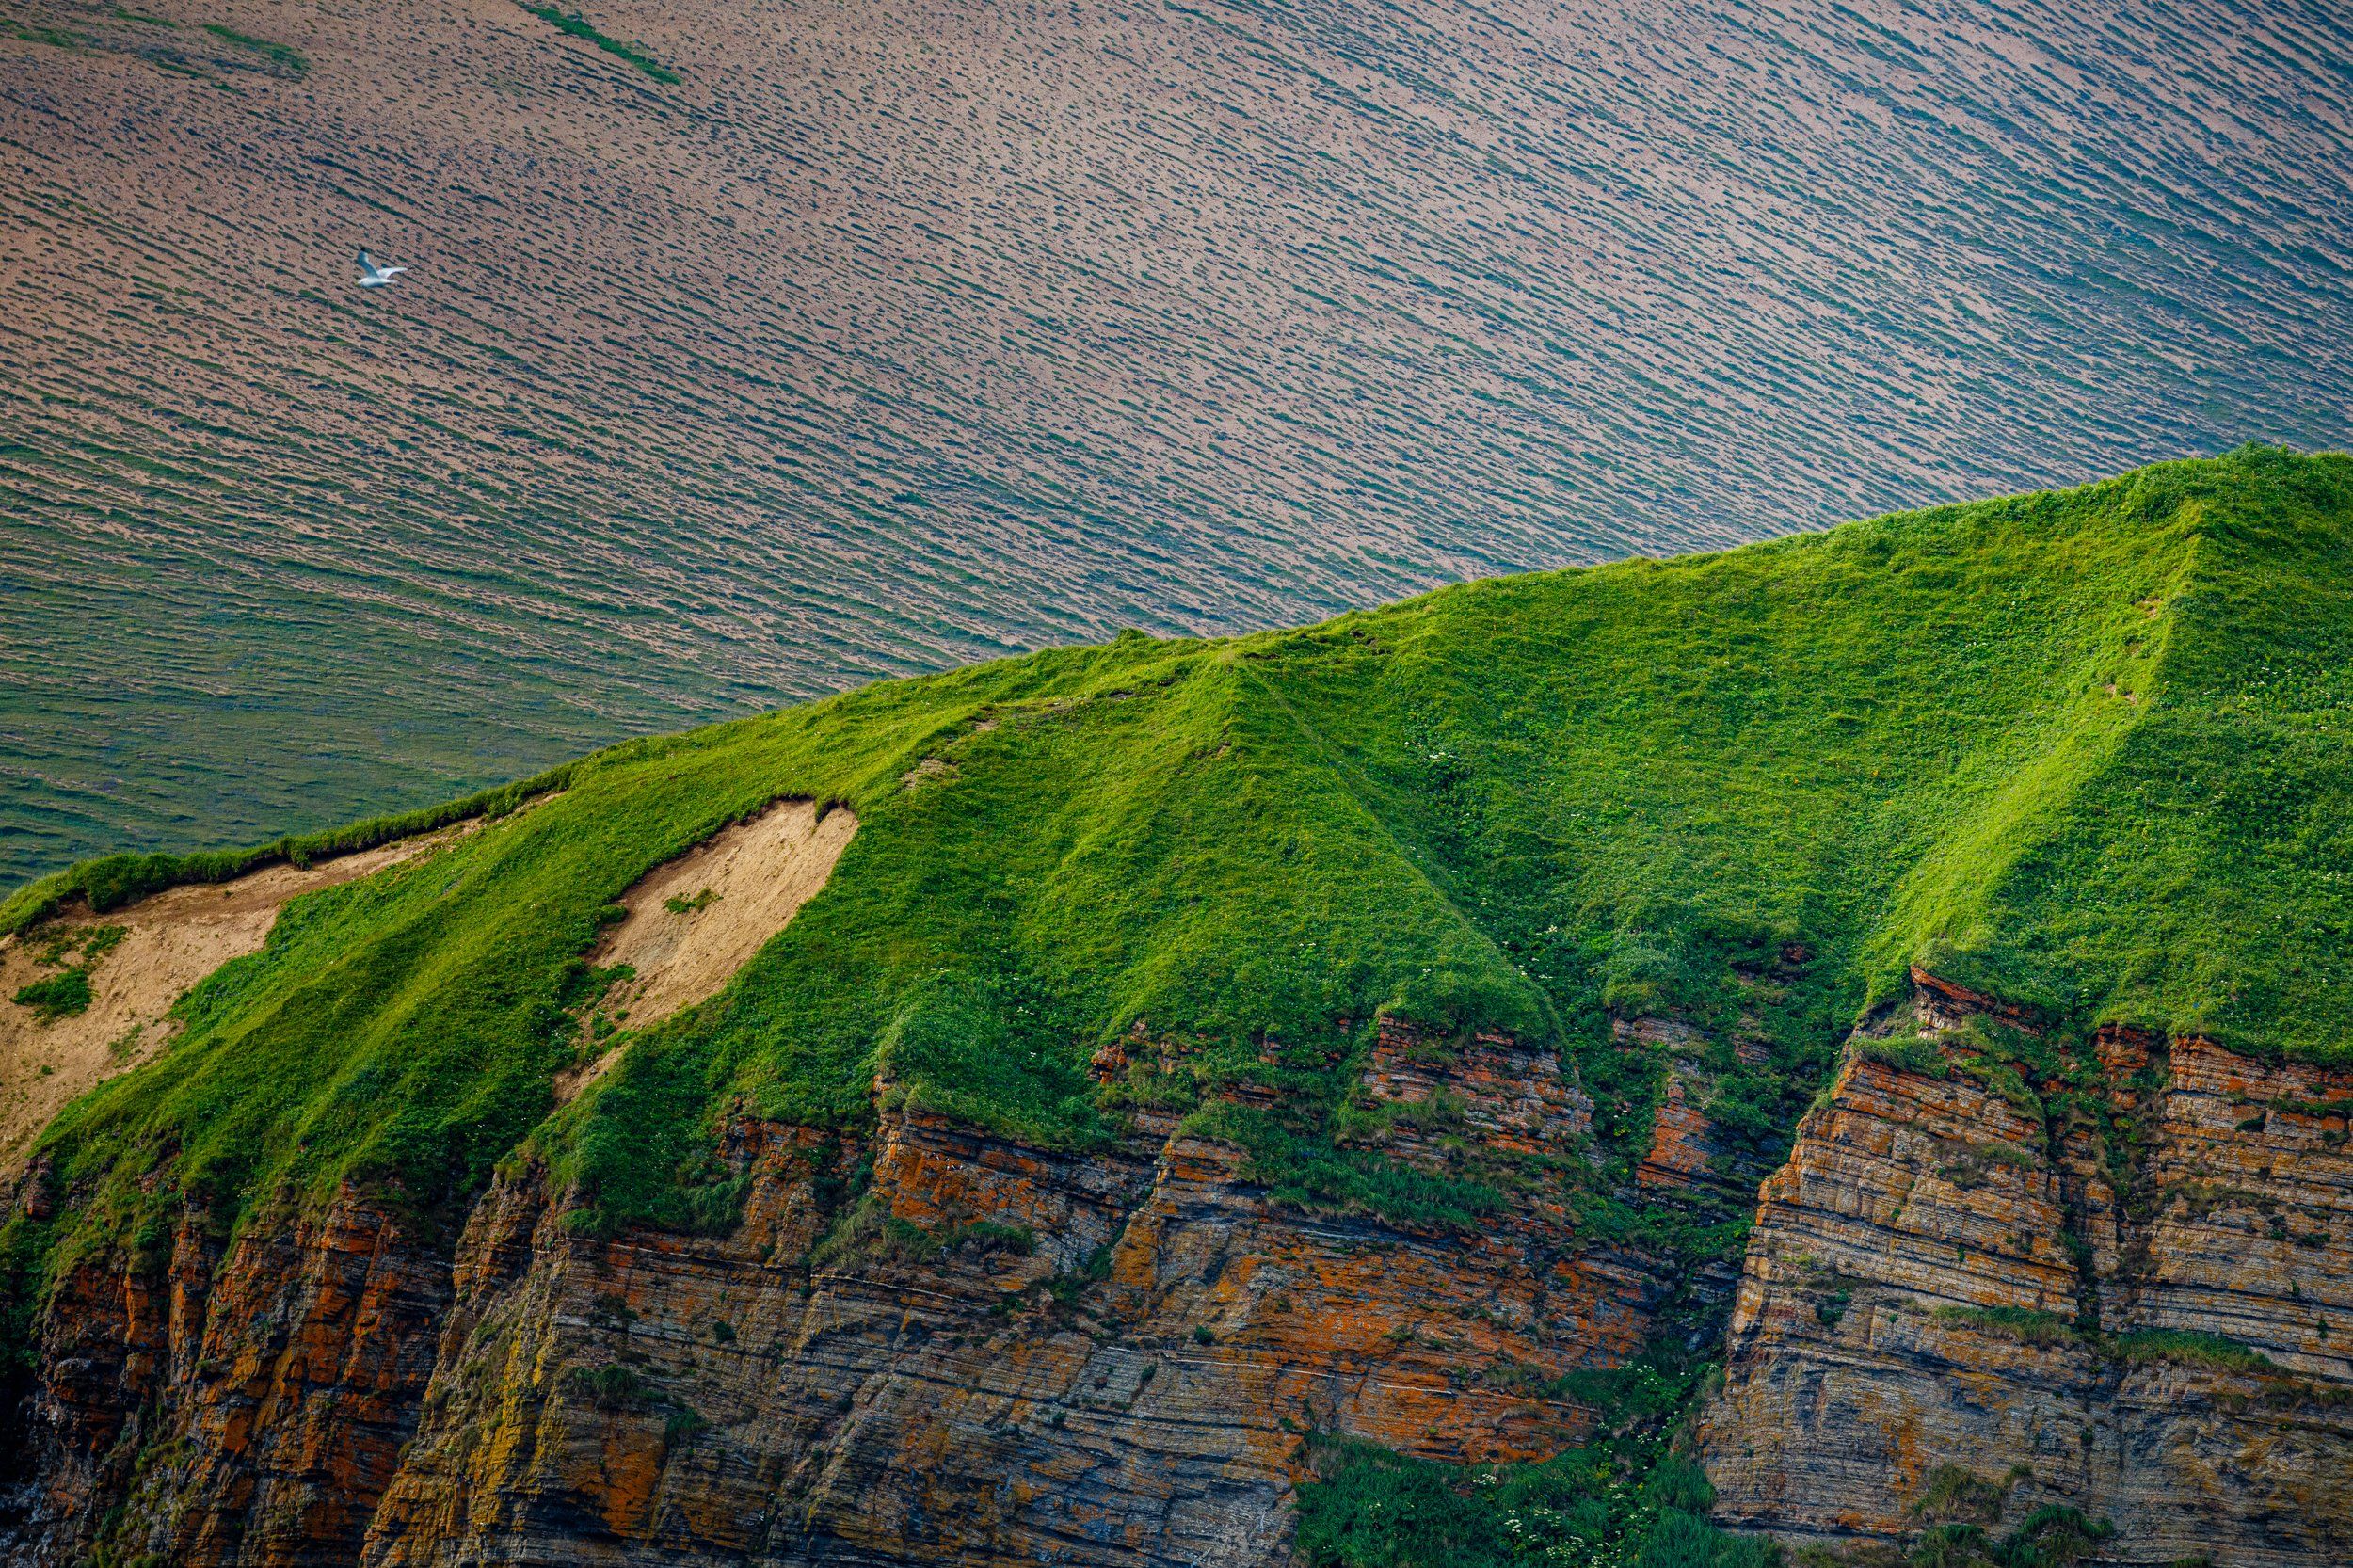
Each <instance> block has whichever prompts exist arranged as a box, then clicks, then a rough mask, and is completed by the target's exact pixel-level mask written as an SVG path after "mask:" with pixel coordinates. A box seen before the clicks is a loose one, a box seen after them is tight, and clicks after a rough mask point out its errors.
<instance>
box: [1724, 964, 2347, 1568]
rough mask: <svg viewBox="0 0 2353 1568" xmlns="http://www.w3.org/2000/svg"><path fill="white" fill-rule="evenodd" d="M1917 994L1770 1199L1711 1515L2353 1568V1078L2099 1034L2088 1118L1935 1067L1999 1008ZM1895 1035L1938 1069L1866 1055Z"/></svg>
mask: <svg viewBox="0 0 2353 1568" xmlns="http://www.w3.org/2000/svg"><path fill="white" fill-rule="evenodd" d="M1918 978H1920V979H1921V980H1922V981H1923V984H1921V985H1920V986H1919V987H1918V991H1917V994H1916V996H1915V999H1914V1002H1913V1006H1912V1007H1911V1008H1910V1009H1907V1010H1906V1011H1905V1012H1904V1013H1902V1014H1900V1015H1898V1016H1896V1017H1894V1018H1891V1019H1888V1020H1886V1021H1884V1022H1882V1023H1881V1024H1880V1025H1878V1026H1877V1027H1875V1028H1873V1029H1870V1030H1866V1031H1865V1032H1862V1037H1861V1038H1859V1039H1858V1041H1857V1042H1856V1046H1855V1048H1852V1049H1850V1051H1849V1057H1848V1060H1847V1062H1846V1064H1845V1066H1844V1068H1843V1070H1842V1071H1841V1072H1840V1074H1839V1076H1838V1079H1837V1080H1836V1082H1835V1084H1834V1085H1833V1090H1832V1092H1831V1094H1830V1095H1829V1096H1827V1098H1826V1100H1825V1101H1824V1102H1823V1103H1822V1104H1820V1105H1819V1106H1818V1107H1817V1109H1816V1110H1815V1111H1814V1112H1811V1113H1810V1114H1809V1115H1808V1116H1807V1117H1806V1118H1805V1120H1804V1122H1803V1123H1802V1124H1801V1128H1800V1130H1799V1137H1798V1143H1797V1147H1796V1149H1795V1151H1794V1153H1793V1155H1792V1157H1791V1159H1790V1160H1789V1162H1788V1163H1787V1165H1786V1166H1785V1167H1784V1168H1783V1169H1782V1170H1781V1171H1780V1172H1778V1173H1777V1174H1776V1175H1774V1176H1772V1177H1771V1178H1770V1179H1769V1181H1767V1183H1766V1184H1765V1187H1764V1190H1763V1192H1762V1194H1761V1197H1760V1202H1759V1206H1758V1210H1757V1216H1756V1224H1755V1228H1754V1231H1753V1235H1752V1239H1751V1244H1750V1248H1749V1254H1748V1259H1747V1263H1746V1268H1745V1271H1744V1273H1743V1277H1742V1280H1741V1283H1740V1288H1739V1293H1738V1297H1737V1302H1736V1305H1735V1309H1734V1313H1733V1319H1732V1323H1731V1329H1730V1340H1729V1345H1728V1355H1729V1365H1728V1368H1727V1375H1726V1384H1725V1389H1724V1393H1723V1397H1722V1399H1721V1401H1719V1402H1718V1403H1717V1405H1716V1406H1715V1407H1714V1408H1713V1409H1712V1410H1711V1411H1710V1412H1709V1413H1708V1416H1707V1418H1706V1425H1705V1431H1704V1433H1703V1443H1704V1448H1705V1456H1706V1460H1707V1467H1708V1471H1709V1474H1710V1476H1711V1478H1712V1479H1713V1480H1714V1481H1715V1483H1716V1485H1717V1487H1718V1489H1719V1494H1720V1496H1719V1502H1718V1511H1719V1516H1720V1519H1721V1521H1723V1522H1726V1523H1729V1524H1734V1525H1739V1526H1746V1527H1748V1528H1756V1529H1761V1530H1769V1531H1770V1532H1771V1533H1773V1534H1775V1535H1777V1536H1779V1537H1781V1538H1782V1539H1784V1540H1785V1541H1789V1542H1794V1543H1811V1544H1820V1545H1824V1546H1830V1547H1833V1548H1836V1547H1841V1546H1847V1545H1855V1544H1871V1543H1879V1544H1884V1543H1891V1542H1897V1541H1900V1540H1902V1539H1903V1538H1905V1537H1907V1536H1909V1535H1912V1534H1913V1533H1914V1532H1917V1531H1918V1530H1920V1529H1921V1528H1923V1527H1924V1526H1926V1525H1928V1524H1929V1523H1931V1522H1934V1521H1935V1520H1936V1519H1937V1518H1939V1517H1940V1509H1942V1510H1943V1516H1945V1517H1953V1518H1961V1517H1972V1518H1981V1519H1984V1520H1985V1521H1986V1522H1988V1523H1990V1524H2001V1523H2008V1524H2010V1525H2015V1524H2016V1523H2018V1522H2019V1521H2020V1520H2021V1519H2023V1518H2024V1517H2025V1514H2026V1513H2027V1512H2030V1511H2031V1510H2032V1509H2033V1508H2035V1507H2037V1506H2040V1505H2042V1504H2046V1503H2049V1504H2064V1505H2071V1506H2074V1507H2078V1508H2081V1509H2082V1510H2083V1511H2084V1512H2087V1513H2089V1514H2095V1515H2102V1516H2105V1517H2106V1518H2108V1519H2110V1520H2111V1521H2112V1522H2113V1523H2114V1524H2115V1525H2116V1527H2117V1530H2118V1534H2117V1538H2116V1540H2115V1541H2114V1543H2112V1544H2111V1546H2110V1547H2109V1548H2108V1549H2107V1555H2106V1556H2104V1558H2103V1560H2104V1561H2115V1562H2128V1563H2150V1564H2160V1563H2172V1562H2175V1561H2177V1560H2189V1559H2200V1558H2201V1557H2203V1558H2210V1559H2211V1560H2212V1561H2213V1562H2215V1563H2216V1564H2219V1565H2229V1568H2275V1565H2276V1568H2288V1565H2291V1564H2293V1565H2297V1568H2317V1565H2320V1564H2328V1563H2343V1562H2347V1561H2353V1157H2348V1154H2347V1150H2346V1114H2347V1112H2353V1074H2347V1073H2345V1072H2332V1071H2328V1070H2324V1069H2320V1068H2313V1067H2301V1066H2286V1065H2269V1064H2261V1063H2257V1062H2253V1061H2249V1060H2248V1059H2246V1058H2243V1057H2238V1056H2233V1055H2232V1054H2230V1053H2228V1052H2225V1051H2222V1050H2219V1049H2217V1048H2216V1047H2214V1046H2213V1045H2211V1044H2209V1043H2207V1042H2204V1041H2201V1040H2195V1039H2192V1040H2179V1041H2173V1042H2170V1043H2168V1042H2165V1041H2162V1040H2157V1039H2153V1038H2151V1037H2147V1036H2144V1035H2137V1034H2134V1033H2131V1032H2121V1031H2111V1032H2106V1033H2105V1034H2103V1035H2102V1036H2101V1037H2100V1038H2099V1039H2097V1040H2096V1041H2095V1042H2093V1045H2094V1048H2095V1050H2096V1053H2097V1057H2098V1061H2099V1064H2100V1066H2101V1068H2102V1069H2103V1073H2102V1075H2101V1076H2102V1077H2104V1078H2105V1081H2106V1084H2107V1088H2106V1090H2105V1096H2104V1100H2105V1102H2104V1103H2102V1102H2101V1101H2100V1099H2099V1098H2097V1097H2095V1098H2094V1099H2093V1102H2092V1103H2084V1099H2083V1097H2081V1096H2078V1097H2076V1098H2074V1099H2072V1100H2071V1098H2070V1097H2069V1096H2065V1095H2062V1094H2058V1093H2056V1092H2055V1091H2056V1089H2057V1085H2042V1086H2041V1089H2042V1091H2043V1093H2042V1094H2041V1095H2040V1096H2035V1095H2032V1094H2027V1093H2017V1092H2013V1093H2012V1094H2011V1095H2010V1096H2007V1097H2006V1096H2003V1095H2002V1094H2000V1093H1997V1092H1995V1090H1994V1089H1993V1088H1992V1087H1989V1086H1988V1082H1987V1081H1981V1079H1984V1080H1993V1075H1977V1076H1973V1075H1971V1074H1970V1073H1968V1072H1966V1071H1962V1070H1958V1069H1956V1068H1954V1067H1953V1066H1952V1065H1951V1064H1952V1063H1953V1062H1955V1061H1956V1060H1965V1059H1966V1058H1967V1057H1968V1055H1969V1052H1968V1051H1967V1049H1966V1048H1965V1047H1961V1046H1957V1045H1955V1044H1954V1043H1953V1042H1954V1041H1955V1039H1956V1038H1957V1037H1955V1036H1951V1035H1948V1034H1947V1033H1946V1032H1945V1031H1947V1030H1949V1029H1951V1028H1952V1027H1953V1026H1955V1025H1957V1024H1960V1023H1962V1022H1963V1021H1965V1020H1966V1019H1967V1018H1968V1017H1969V1016H1972V1015H1973V1014H1974V1013H1977V1012H1979V1011H1985V1010H1986V1009H1984V1008H1983V1007H1982V1004H1983V1003H1984V1002H1985V1000H1986V999H1981V998H1977V997H1975V996H1973V995H1971V994H1970V993H1968V992H1965V991H1963V990H1961V989H1960V988H1959V987H1954V986H1949V985H1944V984H1937V983H1932V982H1929V981H1928V980H1927V977H1918ZM1994 1016H1996V1017H1997V1018H2000V1019H2002V1020H2003V1021H2005V1022H2009V1023H2012V1024H2015V1023H2016V1022H2018V1021H2019V1019H2020V1015H2017V1014H2015V1013H2013V1012H2010V1011H2009V1010H2007V1009H2002V1010H1998V1011H1995V1013H1994ZM1906 1038H1908V1039H1912V1040H1914V1041H1916V1042H1921V1043H1932V1044H1934V1045H1935V1046H1936V1047H1937V1049H1934V1050H1931V1051H1929V1053H1928V1056H1929V1060H1930V1061H1933V1060H1935V1059H1936V1058H1937V1057H1938V1056H1939V1054H1940V1052H1941V1053H1942V1055H1943V1058H1944V1060H1945V1063H1946V1064H1947V1065H1946V1066H1945V1068H1944V1069H1942V1072H1941V1076H1939V1075H1938V1074H1936V1073H1929V1072H1922V1071H1915V1070H1911V1069H1909V1068H1907V1067H1904V1066H1897V1065H1891V1064H1890V1061H1891V1060H1902V1059H1903V1053H1901V1052H1893V1051H1881V1052H1879V1053H1878V1054H1876V1055H1875V1054H1874V1052H1873V1049H1872V1048H1873V1046H1874V1045H1875V1044H1877V1043H1879V1042H1881V1041H1892V1040H1897V1039H1906ZM1915 1050H1916V1047H1915ZM2038 1100H2039V1101H2040V1104H2039V1105H2038V1103H2037V1102H2038ZM2233 1346H2235V1347H2239V1349H2235V1350H2234V1349H2233ZM2248 1352H2252V1353H2251V1354H2249V1353H2248ZM2258 1357H2260V1358H2261V1359H2260V1360H2258V1359H2257V1358H2258ZM1961 1472H1966V1473H1967V1475H1968V1476H1970V1477H1975V1478H1976V1479H1977V1480H1978V1481H1980V1482H1983V1483H1985V1489H1984V1490H1982V1491H1977V1492H1976V1493H1975V1496H1977V1497H1978V1498H1979V1499H1981V1500H1980V1501H1979V1503H1978V1504H1977V1505H1976V1506H1977V1512H1975V1513H1955V1512H1951V1503H1950V1499H1951V1498H1952V1496H1954V1495H1955V1493H1954V1485H1953V1483H1954V1481H1955V1480H1958V1479H1960V1473H1961ZM1940 1478H1941V1480H1942V1481H1943V1483H1944V1484H1943V1486H1942V1487H1941V1488H1940V1487H1939V1485H1938V1482H1939V1480H1940ZM1988 1497H1991V1498H1995V1499H2001V1501H2000V1503H1999V1508H1998V1512H1994V1511H1993V1505H1991V1504H1988V1503H1986V1502H1984V1501H1982V1499H1985V1498H1988Z"/></svg>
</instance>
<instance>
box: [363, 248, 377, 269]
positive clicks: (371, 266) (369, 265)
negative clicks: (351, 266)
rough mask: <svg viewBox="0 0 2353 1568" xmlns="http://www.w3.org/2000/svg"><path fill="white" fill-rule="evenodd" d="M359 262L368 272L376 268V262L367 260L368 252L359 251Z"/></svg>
mask: <svg viewBox="0 0 2353 1568" xmlns="http://www.w3.org/2000/svg"><path fill="white" fill-rule="evenodd" d="M360 265H361V266H363V267H365V268H366V269H367V270H368V271H370V272H374V271H375V270H376V264H375V263H374V262H372V261H369V260H368V253H367V252H366V251H364V250H362V251H360Z"/></svg>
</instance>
